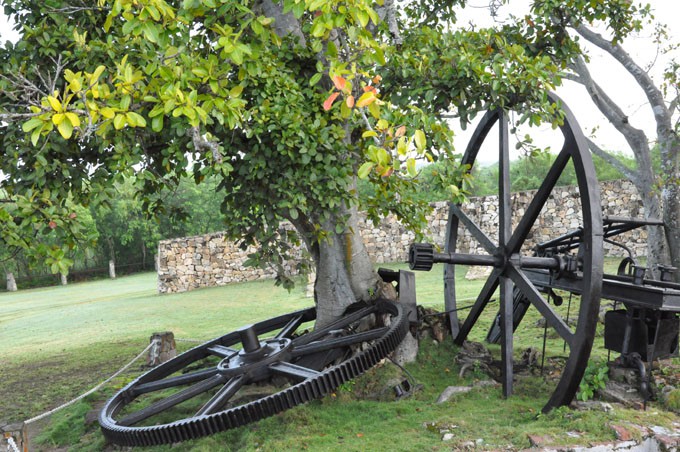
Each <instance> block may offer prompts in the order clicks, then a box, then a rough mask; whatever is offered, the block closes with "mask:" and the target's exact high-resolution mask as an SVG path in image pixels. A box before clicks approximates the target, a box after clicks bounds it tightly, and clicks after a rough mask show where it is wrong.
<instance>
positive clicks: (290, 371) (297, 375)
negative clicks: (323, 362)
mask: <svg viewBox="0 0 680 452" xmlns="http://www.w3.org/2000/svg"><path fill="white" fill-rule="evenodd" d="M269 369H270V370H271V371H272V372H274V373H275V374H279V375H283V376H286V377H290V378H293V379H295V380H298V381H302V380H306V379H308V378H315V377H318V376H319V375H321V372H318V371H316V370H314V369H309V368H307V367H302V366H298V365H296V364H292V363H286V362H279V363H274V364H272V365H270V366H269Z"/></svg>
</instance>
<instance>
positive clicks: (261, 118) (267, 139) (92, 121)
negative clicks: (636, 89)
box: [0, 0, 630, 295]
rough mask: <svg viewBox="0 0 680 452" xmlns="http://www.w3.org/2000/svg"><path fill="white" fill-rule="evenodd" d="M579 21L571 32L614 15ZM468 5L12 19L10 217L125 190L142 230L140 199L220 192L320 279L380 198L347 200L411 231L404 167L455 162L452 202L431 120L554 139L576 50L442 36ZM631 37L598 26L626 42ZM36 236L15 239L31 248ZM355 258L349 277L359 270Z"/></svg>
mask: <svg viewBox="0 0 680 452" xmlns="http://www.w3.org/2000/svg"><path fill="white" fill-rule="evenodd" d="M553 3H554V2H553ZM586 3H588V2H586ZM590 3H594V4H593V5H590V6H589V5H584V8H583V12H582V13H581V15H580V16H579V17H583V18H584V19H592V20H601V19H602V17H604V16H602V15H603V14H604V15H605V16H606V15H607V14H609V13H610V12H611V13H612V14H613V13H614V12H617V11H623V12H626V14H628V12H627V11H628V10H630V8H628V10H627V9H626V7H625V5H624V4H623V3H622V2H619V1H616V2H607V3H610V5H603V4H602V2H590ZM464 4H465V2H464V1H462V0H460V1H459V0H455V1H452V2H442V1H440V0H431V1H424V2H412V3H409V4H408V5H406V6H404V5H402V4H400V3H397V2H394V1H393V0H384V1H382V0H381V1H377V2H374V1H371V0H353V1H351V2H346V1H339V0H332V1H326V0H284V1H283V2H280V3H279V2H274V1H272V0H258V1H253V2H237V1H231V0H183V1H166V0H98V1H97V2H96V3H94V2H92V3H90V4H87V5H84V4H83V3H82V2H80V1H77V0H53V1H50V2H45V4H43V3H41V2H32V1H28V0H8V1H6V2H4V5H5V12H6V13H7V14H9V15H11V16H12V17H13V18H14V20H15V22H16V23H18V24H21V26H20V28H21V33H22V37H21V40H20V41H19V42H17V43H16V44H14V45H12V44H8V45H7V47H5V48H4V49H2V50H0V65H1V66H2V68H1V69H0V74H3V75H0V129H2V131H1V133H0V144H1V145H2V147H3V149H5V150H7V151H6V158H4V159H3V161H2V166H1V167H0V171H2V173H3V174H5V175H6V178H5V180H3V182H2V183H3V189H4V190H5V191H6V194H7V196H8V197H9V198H11V199H18V198H17V197H18V196H26V195H25V194H26V193H27V192H29V191H31V192H34V193H36V192H43V191H44V190H48V191H49V200H50V202H51V203H52V204H53V205H55V206H58V207H59V208H61V209H62V210H64V211H66V210H65V207H66V203H67V200H68V202H72V203H75V204H87V203H88V202H89V201H90V200H91V198H92V194H93V193H105V194H109V195H110V196H115V191H114V189H113V188H112V187H113V186H114V184H115V183H118V182H120V181H122V180H123V179H124V178H126V177H128V176H130V175H135V176H136V177H135V181H137V183H138V184H139V196H140V199H141V200H142V201H143V204H144V205H145V207H146V208H147V209H148V210H149V211H150V212H151V213H153V212H154V211H159V210H162V209H163V208H164V205H163V202H162V200H159V199H158V198H157V197H154V195H155V194H156V193H158V192H160V191H161V189H163V188H170V189H172V187H175V186H177V184H178V183H179V181H180V180H181V179H182V177H185V176H191V177H193V178H194V179H195V180H196V181H201V180H203V179H206V178H209V177H217V178H218V179H219V181H220V182H219V190H220V191H221V192H222V193H224V196H223V198H222V211H223V212H224V214H225V217H226V224H225V228H226V230H227V232H228V233H229V235H231V236H233V237H237V238H239V239H241V240H243V243H244V245H247V244H252V243H259V244H260V245H262V246H265V245H266V248H267V249H266V252H264V251H263V253H262V254H261V257H262V260H263V262H264V261H266V260H268V261H270V262H283V260H284V258H285V257H286V255H287V254H288V253H287V248H286V247H285V246H283V244H282V237H284V236H285V237H289V236H290V234H289V233H287V232H285V233H284V232H282V231H283V229H282V228H281V223H282V222H283V221H284V220H289V221H291V222H292V223H293V225H294V226H295V230H296V232H297V234H298V239H299V240H302V241H304V242H305V243H306V244H307V247H308V248H309V249H310V253H311V254H312V257H313V258H314V259H315V261H316V262H315V263H317V264H319V262H320V260H321V258H322V255H323V253H322V252H321V250H322V249H323V248H324V247H327V246H331V245H330V244H332V243H341V242H343V241H345V240H350V239H349V238H348V237H351V236H353V234H354V233H353V231H354V229H353V228H352V222H353V221H355V219H356V208H357V206H358V203H359V198H358V194H357V190H356V178H357V177H362V178H365V179H367V180H369V181H370V182H371V183H372V184H374V185H375V187H376V190H375V191H374V192H373V193H374V194H373V195H372V196H371V197H370V198H369V199H362V200H361V202H362V207H363V208H364V209H367V211H368V214H369V216H370V217H371V218H373V219H377V218H379V217H380V216H382V215H385V214H386V213H388V212H394V213H396V214H397V215H398V216H399V217H400V218H401V219H402V220H403V221H404V222H405V223H406V224H407V225H408V226H410V227H411V228H412V229H414V230H419V228H420V227H421V226H422V224H423V220H424V214H425V212H426V211H427V208H428V207H427V205H426V203H424V202H422V201H419V200H417V199H416V198H415V197H413V196H411V195H410V194H409V193H412V190H410V187H412V186H413V184H415V183H416V182H417V180H418V177H419V171H418V168H419V165H418V162H419V161H424V162H428V161H433V160H444V159H446V160H450V161H451V162H454V164H453V165H452V167H453V168H452V169H451V170H450V171H448V172H447V173H446V174H447V178H443V177H442V181H441V182H442V184H443V185H445V186H446V187H447V189H448V190H449V193H450V194H451V197H452V199H461V198H462V197H464V196H465V193H466V192H465V187H466V183H467V182H466V183H463V184H462V185H461V183H462V181H464V180H469V174H468V170H469V169H467V168H458V167H456V165H455V156H454V147H453V135H452V132H451V130H450V128H449V126H448V124H447V122H446V119H444V117H443V116H444V115H447V114H450V112H454V114H455V115H457V116H458V118H459V119H460V121H461V123H463V124H467V123H468V122H469V121H470V120H471V119H472V118H473V117H474V116H475V115H476V114H477V112H479V111H481V110H483V109H486V108H493V107H510V106H516V105H518V104H521V105H523V106H525V111H526V114H525V117H524V118H522V120H524V121H528V122H531V123H535V122H538V121H540V120H549V121H551V122H553V124H557V123H559V120H560V119H559V114H556V113H557V112H558V108H557V107H556V106H554V105H551V104H550V102H549V101H548V99H547V97H546V95H545V94H546V91H547V90H549V89H551V88H552V87H554V86H555V85H556V84H557V83H559V82H560V71H561V70H562V64H561V62H564V61H567V59H568V58H569V57H570V56H572V55H574V54H575V53H576V52H577V50H578V49H576V48H575V47H573V46H564V45H563V42H562V41H560V38H559V36H558V35H559V33H558V30H556V29H555V28H554V27H551V26H549V21H548V20H547V19H546V21H545V22H540V21H538V20H534V24H535V25H534V27H533V28H530V27H524V28H522V27H501V28H497V29H472V30H470V29H461V28H456V24H455V23H454V22H455V9H456V8H457V7H459V6H464ZM537 4H539V2H537ZM540 4H541V5H544V7H545V9H546V10H547V9H548V8H549V7H550V5H551V3H550V2H547V1H544V2H540ZM553 6H555V5H553ZM536 11H538V10H536ZM601 16H602V17H601ZM607 17H609V16H607ZM628 18H629V16H628V15H625V14H624V15H622V16H620V17H619V16H617V17H616V18H614V19H612V20H611V21H610V22H609V23H610V24H611V26H613V27H620V28H621V29H622V33H624V34H625V33H626V32H627V31H628V30H627V28H626V27H624V23H625V24H629V23H630V21H629V20H628ZM466 178H467V179H466ZM26 199H32V198H30V197H26ZM31 202H36V201H31ZM10 217H11V218H9V219H8V220H7V221H12V222H15V223H17V224H23V223H22V221H23V217H22V214H21V213H20V212H14V213H12V214H11V215H10ZM40 221H42V222H43V223H44V224H43V226H44V225H47V224H48V223H49V221H50V219H49V218H47V217H45V218H41V220H40ZM3 230H4V229H3ZM55 231H61V232H65V231H66V229H62V227H61V226H58V227H57V228H56V229H55ZM33 232H34V231H33V229H31V227H28V226H26V227H25V228H23V229H21V231H17V234H19V235H21V236H23V237H24V238H26V243H29V242H30V237H31V234H33ZM2 239H3V240H5V241H6V240H9V237H8V236H7V235H5V234H4V233H3V235H2ZM351 240H360V238H354V239H351ZM352 243H353V245H351V246H346V247H342V249H344V250H345V252H347V253H348V252H349V251H347V250H354V251H355V252H354V253H353V254H352V255H351V256H345V257H344V258H346V259H358V258H357V257H356V256H359V255H361V254H362V253H363V251H362V252H356V249H355V248H354V246H355V245H356V246H359V245H360V244H359V242H356V243H355V242H352ZM269 245H271V246H269ZM276 245H281V246H276ZM340 249H341V248H338V249H337V250H336V251H334V252H340ZM352 256H355V257H352ZM277 265H278V264H277ZM348 268H349V267H348ZM282 271H283V270H282ZM358 273H361V272H358ZM351 278H353V277H350V279H351ZM284 280H285V278H284ZM362 290H363V289H362ZM364 292H367V291H365V290H364ZM354 295H356V293H355V294H354Z"/></svg>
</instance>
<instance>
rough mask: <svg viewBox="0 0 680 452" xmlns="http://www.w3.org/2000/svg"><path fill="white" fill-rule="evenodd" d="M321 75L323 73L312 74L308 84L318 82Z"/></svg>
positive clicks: (311, 84) (312, 84)
mask: <svg viewBox="0 0 680 452" xmlns="http://www.w3.org/2000/svg"><path fill="white" fill-rule="evenodd" d="M322 75H323V74H320V73H318V72H317V73H316V74H314V75H312V78H310V79H309V86H314V85H316V84H317V83H319V80H321V77H322Z"/></svg>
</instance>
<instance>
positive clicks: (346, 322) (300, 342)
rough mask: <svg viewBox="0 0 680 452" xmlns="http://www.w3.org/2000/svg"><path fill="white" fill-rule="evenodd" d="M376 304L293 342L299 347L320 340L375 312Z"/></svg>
mask: <svg viewBox="0 0 680 452" xmlns="http://www.w3.org/2000/svg"><path fill="white" fill-rule="evenodd" d="M375 309H376V308H375V306H368V307H366V308H363V309H359V310H358V311H357V312H354V313H352V314H349V315H346V316H344V317H342V318H340V319H338V320H336V321H335V322H333V323H331V324H329V325H326V326H325V327H323V328H320V329H318V330H314V331H312V332H311V333H308V334H305V335H304V336H300V337H298V338H295V339H293V344H294V345H295V346H296V347H298V346H301V345H305V344H309V343H310V342H314V341H318V340H319V339H321V338H322V337H324V336H325V335H327V334H328V333H330V332H331V331H333V330H341V329H343V328H346V327H348V326H349V325H351V324H352V323H354V322H356V321H357V320H360V319H362V318H364V317H366V316H367V315H369V314H372V313H374V312H375Z"/></svg>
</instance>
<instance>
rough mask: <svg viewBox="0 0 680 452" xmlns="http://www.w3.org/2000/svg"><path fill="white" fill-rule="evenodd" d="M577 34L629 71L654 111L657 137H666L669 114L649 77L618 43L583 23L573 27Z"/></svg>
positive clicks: (669, 123) (668, 130)
mask: <svg viewBox="0 0 680 452" xmlns="http://www.w3.org/2000/svg"><path fill="white" fill-rule="evenodd" d="M575 29H576V31H577V32H578V34H579V35H581V36H582V37H583V38H584V39H586V40H587V41H588V42H590V43H592V44H594V45H596V46H597V47H599V48H600V49H602V50H604V51H605V52H607V53H608V54H610V55H611V56H612V57H614V58H615V59H616V60H617V61H618V62H619V63H621V65H622V66H623V67H624V68H625V69H626V70H627V71H628V73H630V74H631V75H632V76H633V78H634V79H635V81H636V83H637V84H638V85H640V87H641V88H642V90H643V91H644V93H645V96H646V97H647V100H649V103H650V105H651V107H652V111H653V112H654V119H655V120H656V124H657V133H658V134H659V137H668V136H669V135H670V133H671V132H672V128H671V121H672V118H671V114H670V112H669V111H668V109H667V107H666V103H665V102H664V98H663V94H662V93H661V91H660V90H659V88H658V87H657V86H656V85H655V84H654V82H653V81H652V79H651V77H650V76H649V74H647V72H645V71H644V69H642V68H641V67H640V66H639V65H638V64H637V63H636V62H635V61H634V60H633V59H632V58H631V56H630V55H629V54H628V52H626V51H625V50H624V49H623V47H621V46H620V45H618V44H613V43H612V42H611V41H608V40H607V39H605V38H604V37H602V35H600V34H598V33H596V32H594V31H592V30H590V29H589V28H587V27H586V26H584V25H583V24H581V25H577V26H576V27H575Z"/></svg>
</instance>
